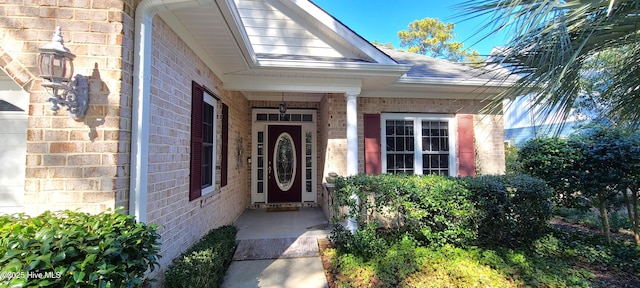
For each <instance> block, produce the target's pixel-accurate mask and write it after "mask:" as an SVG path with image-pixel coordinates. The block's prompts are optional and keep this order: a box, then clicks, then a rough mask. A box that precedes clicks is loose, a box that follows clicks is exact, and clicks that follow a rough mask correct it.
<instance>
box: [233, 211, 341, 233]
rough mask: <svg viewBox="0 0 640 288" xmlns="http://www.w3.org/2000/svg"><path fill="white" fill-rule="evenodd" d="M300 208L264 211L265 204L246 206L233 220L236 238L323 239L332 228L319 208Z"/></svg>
mask: <svg viewBox="0 0 640 288" xmlns="http://www.w3.org/2000/svg"><path fill="white" fill-rule="evenodd" d="M274 207H299V209H298V211H278V212H267V207H264V208H258V209H247V210H245V211H244V212H243V213H242V215H240V217H239V218H238V219H237V220H236V221H235V223H234V225H235V226H236V227H237V228H238V234H237V237H236V238H237V239H238V240H242V239H271V238H297V237H315V238H326V237H328V236H329V234H330V233H331V229H332V227H331V226H330V225H329V220H327V217H326V216H325V215H324V212H322V208H321V207H300V206H294V205H292V206H287V205H278V206H274Z"/></svg>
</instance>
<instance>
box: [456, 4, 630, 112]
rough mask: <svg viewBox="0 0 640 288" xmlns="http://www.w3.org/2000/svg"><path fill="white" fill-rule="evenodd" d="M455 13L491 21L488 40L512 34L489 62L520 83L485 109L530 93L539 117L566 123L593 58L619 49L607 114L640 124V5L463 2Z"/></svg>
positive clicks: (609, 86)
mask: <svg viewBox="0 0 640 288" xmlns="http://www.w3.org/2000/svg"><path fill="white" fill-rule="evenodd" d="M458 8H461V9H462V11H463V12H462V13H461V15H460V16H462V17H467V18H475V17H486V16H488V17H489V19H490V21H488V22H487V23H486V24H485V25H484V27H482V30H483V31H490V32H489V33H488V34H487V35H489V34H492V33H495V32H497V31H507V33H508V34H509V35H513V36H512V37H511V39H510V40H509V41H508V44H507V45H506V47H505V48H504V49H501V50H500V51H498V53H497V54H496V55H492V57H491V58H490V59H493V60H492V61H495V63H497V64H500V65H503V66H505V67H506V68H507V70H508V71H509V72H508V73H509V74H510V75H511V76H514V75H515V76H518V77H519V78H518V80H517V81H516V84H515V85H514V86H513V88H512V89H510V90H507V91H505V92H503V93H502V94H501V95H499V96H498V97H497V99H496V101H493V103H492V105H490V106H489V107H488V108H489V109H492V108H493V109H500V108H501V103H502V100H503V99H508V98H512V97H515V96H519V95H525V94H529V93H532V94H530V95H532V97H533V98H534V101H533V102H534V103H535V104H536V105H539V107H542V108H543V109H540V110H539V111H546V113H547V115H539V116H548V115H549V114H550V113H551V112H553V111H554V110H557V111H560V112H562V113H560V114H559V115H560V117H564V118H566V117H568V116H569V113H570V109H571V108H572V107H573V105H574V103H576V99H577V98H578V97H579V95H580V94H581V90H582V89H581V85H580V82H581V81H580V78H581V77H582V76H583V75H584V73H586V72H585V71H586V69H588V66H589V65H588V63H589V61H590V59H593V58H594V57H598V55H599V54H600V53H605V52H607V51H611V50H616V51H618V52H616V53H618V57H619V60H620V61H617V63H620V64H619V65H618V66H616V67H611V68H612V71H613V72H612V73H611V74H607V75H612V76H611V79H608V81H606V83H607V85H606V87H604V91H603V94H604V95H606V97H607V99H611V101H610V107H609V109H608V110H607V113H609V114H610V115H607V116H612V117H615V118H617V119H620V120H622V121H629V122H630V123H635V124H638V123H640V0H468V1H466V2H464V3H462V4H460V5H459V7H458ZM620 51H622V52H620ZM543 113H544V112H543Z"/></svg>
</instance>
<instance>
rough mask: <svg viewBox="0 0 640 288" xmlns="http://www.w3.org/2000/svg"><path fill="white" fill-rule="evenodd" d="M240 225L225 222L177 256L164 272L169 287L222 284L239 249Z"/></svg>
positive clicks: (218, 285)
mask: <svg viewBox="0 0 640 288" xmlns="http://www.w3.org/2000/svg"><path fill="white" fill-rule="evenodd" d="M236 233H237V228H236V227H234V226H222V227H219V228H217V229H213V230H211V231H209V233H207V235H205V236H204V237H202V239H201V240H200V241H199V242H198V243H196V244H195V245H193V247H191V248H189V250H187V251H185V252H184V253H182V255H180V256H179V257H176V258H175V259H174V260H173V262H172V263H171V265H170V266H169V268H168V269H167V271H166V272H165V285H166V286H167V287H220V285H221V284H222V280H223V279H224V275H225V273H226V271H227V268H229V264H231V259H232V258H233V253H234V251H235V249H236Z"/></svg>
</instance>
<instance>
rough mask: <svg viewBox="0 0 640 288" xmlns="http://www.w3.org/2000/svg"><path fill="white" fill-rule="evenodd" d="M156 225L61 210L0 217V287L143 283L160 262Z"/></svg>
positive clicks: (128, 217) (111, 214) (115, 215)
mask: <svg viewBox="0 0 640 288" xmlns="http://www.w3.org/2000/svg"><path fill="white" fill-rule="evenodd" d="M156 229H157V228H156V226H155V225H146V224H144V223H136V221H135V219H134V217H133V216H131V215H124V214H120V213H117V212H103V213H100V214H97V215H90V214H86V213H80V212H73V211H62V212H56V213H52V212H45V213H43V214H41V215H39V216H37V217H29V216H25V215H24V214H16V215H5V216H0V256H2V258H0V266H1V267H2V269H1V270H0V273H2V275H11V276H16V277H12V278H9V277H7V278H4V277H3V278H0V286H5V285H6V286H11V287H20V286H27V287H36V286H55V287H141V286H143V282H145V278H144V273H145V271H146V270H147V269H150V270H151V271H153V270H154V268H155V266H156V265H158V263H157V259H158V258H159V257H160V256H159V251H160V243H159V239H160V236H159V234H158V233H157V231H156Z"/></svg>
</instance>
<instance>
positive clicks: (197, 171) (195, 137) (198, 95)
mask: <svg viewBox="0 0 640 288" xmlns="http://www.w3.org/2000/svg"><path fill="white" fill-rule="evenodd" d="M203 97H204V90H203V89H202V86H200V85H198V83H196V82H192V84H191V179H190V183H189V186H190V187H189V201H191V200H193V199H196V198H198V197H200V196H201V195H202V137H203V135H202V121H203V119H202V117H203V115H202V114H203V104H204V98H203Z"/></svg>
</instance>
